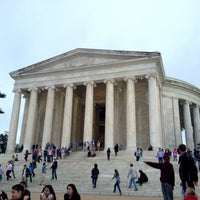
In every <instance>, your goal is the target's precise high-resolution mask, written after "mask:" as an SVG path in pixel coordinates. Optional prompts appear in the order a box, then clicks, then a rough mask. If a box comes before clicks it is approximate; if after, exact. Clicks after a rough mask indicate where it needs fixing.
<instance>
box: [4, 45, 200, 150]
mask: <svg viewBox="0 0 200 200" xmlns="http://www.w3.org/2000/svg"><path fill="white" fill-rule="evenodd" d="M10 76H11V77H12V78H13V79H14V80H15V83H14V90H13V91H14V93H15V96H14V102H13V110H12V116H11V120H10V129H9V138H8V146H7V151H8V152H13V151H14V149H15V145H16V135H17V129H18V123H19V115H20V114H21V115H23V120H22V124H21V134H20V145H22V144H23V145H24V149H28V150H30V149H31V147H32V145H33V144H38V145H41V146H42V147H43V148H44V147H45V145H46V143H47V142H50V143H54V144H55V145H56V146H57V147H68V146H69V145H70V144H71V143H72V142H74V141H76V142H77V143H79V141H83V142H85V141H92V140H99V141H100V142H101V144H102V145H103V148H104V149H107V148H108V147H110V148H113V146H114V145H115V143H118V144H119V145H124V146H125V147H126V149H130V150H133V149H136V148H137V147H141V148H144V149H146V148H147V147H148V146H149V144H151V145H152V146H153V147H155V148H157V147H163V148H166V147H168V148H170V149H171V150H173V148H175V147H177V146H178V145H179V144H180V143H182V132H184V134H185V141H186V144H187V146H188V147H190V148H191V149H193V148H196V147H197V145H198V144H199V143H200V117H199V107H200V89H199V88H197V87H195V86H193V85H191V84H189V83H186V82H184V81H181V80H177V79H174V78H169V77H166V75H165V72H164V67H163V63H162V57H161V54H160V53H159V52H137V51H117V50H99V49H75V50H72V51H69V52H67V53H64V54H62V55H58V56H56V57H53V58H50V59H48V60H44V61H42V62H39V63H36V64H33V65H31V66H28V67H25V68H22V69H19V70H16V71H13V72H11V73H10ZM22 100H24V101H25V103H24V108H23V109H20V105H21V101H22ZM20 110H23V113H20Z"/></svg>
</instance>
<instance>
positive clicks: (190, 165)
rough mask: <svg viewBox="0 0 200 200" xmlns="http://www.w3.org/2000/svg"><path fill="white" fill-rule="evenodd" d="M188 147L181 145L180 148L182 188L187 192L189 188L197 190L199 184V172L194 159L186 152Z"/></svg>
mask: <svg viewBox="0 0 200 200" xmlns="http://www.w3.org/2000/svg"><path fill="white" fill-rule="evenodd" d="M186 150H187V149H186V145H184V144H180V145H179V147H178V153H179V154H180V157H179V161H178V163H179V176H180V179H181V182H182V187H183V190H184V192H185V190H186V188H187V187H192V188H195V187H194V186H197V184H198V170H197V167H196V165H195V162H194V159H193V157H192V156H191V154H190V153H189V152H187V151H186Z"/></svg>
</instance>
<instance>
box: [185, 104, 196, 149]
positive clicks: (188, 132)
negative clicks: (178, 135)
mask: <svg viewBox="0 0 200 200" xmlns="http://www.w3.org/2000/svg"><path fill="white" fill-rule="evenodd" d="M183 115H184V125H185V139H186V145H187V147H189V148H190V149H191V150H193V149H194V140H193V131H192V121H191V114H190V105H189V102H187V101H185V102H184V103H183Z"/></svg>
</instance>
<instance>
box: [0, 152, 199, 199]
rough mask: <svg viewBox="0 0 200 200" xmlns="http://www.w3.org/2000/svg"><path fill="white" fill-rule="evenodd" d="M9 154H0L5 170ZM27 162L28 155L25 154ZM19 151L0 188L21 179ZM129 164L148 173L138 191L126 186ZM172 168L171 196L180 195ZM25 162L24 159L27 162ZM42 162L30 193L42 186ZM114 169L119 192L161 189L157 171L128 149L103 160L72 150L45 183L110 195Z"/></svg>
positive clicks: (148, 156)
mask: <svg viewBox="0 0 200 200" xmlns="http://www.w3.org/2000/svg"><path fill="white" fill-rule="evenodd" d="M155 155H156V152H150V151H144V153H143V160H146V161H153V162H154V161H155V162H157V158H156V157H155ZM11 157H12V155H7V154H0V163H1V165H2V168H3V169H4V171H5V167H6V164H7V161H8V160H9V159H11ZM29 160H30V161H31V157H29ZM25 163H26V162H25V160H24V159H23V154H19V161H18V162H15V175H16V178H15V179H11V180H10V181H6V180H5V179H3V180H2V182H0V190H4V191H6V192H9V191H10V190H11V187H12V185H14V184H17V183H19V182H20V181H21V173H22V168H23V165H24V164H25ZM95 163H97V164H98V168H99V170H100V175H99V179H98V181H97V188H95V189H93V188H92V182H91V169H92V168H93V166H94V164H95ZM130 163H133V164H134V167H135V168H136V169H137V171H138V170H139V169H142V170H143V171H144V172H145V173H146V174H147V176H148V178H149V182H148V183H145V184H143V185H142V186H138V189H139V190H138V191H134V188H131V189H129V188H128V184H129V178H127V174H128V170H129V166H130ZM172 163H173V166H174V170H175V174H176V177H175V181H176V186H175V188H174V197H180V192H181V188H180V179H179V176H178V163H177V162H172ZM28 164H29V162H27V165H28ZM41 168H42V162H41V163H38V164H37V168H36V169H35V173H36V177H34V178H33V182H32V183H30V182H29V181H28V186H29V190H30V191H31V192H35V193H39V192H41V190H42V187H43V186H40V185H39V182H40V175H41ZM48 168H50V165H49V167H48ZM114 169H118V171H119V173H120V178H121V184H120V186H121V190H122V194H123V195H127V196H144V197H145V196H148V197H161V196H162V192H161V188H160V181H159V177H160V170H157V169H154V168H151V167H149V166H147V165H146V164H144V163H143V162H142V161H139V162H136V161H135V157H134V153H133V152H130V151H120V152H119V153H118V156H114V152H112V154H111V159H110V161H108V160H107V159H106V153H105V152H104V151H100V152H97V156H96V157H94V158H87V153H86V152H73V153H72V155H71V156H69V157H67V158H66V159H63V160H58V169H57V176H58V180H57V181H56V180H51V170H50V169H48V171H47V181H46V184H52V185H53V187H54V190H55V192H56V193H63V194H64V193H65V192H66V186H67V185H68V184H69V183H74V184H75V185H76V186H77V188H78V191H79V193H80V194H94V195H119V193H118V192H116V193H114V194H113V185H114V183H115V180H111V179H112V177H113V174H114ZM197 193H200V189H199V188H197Z"/></svg>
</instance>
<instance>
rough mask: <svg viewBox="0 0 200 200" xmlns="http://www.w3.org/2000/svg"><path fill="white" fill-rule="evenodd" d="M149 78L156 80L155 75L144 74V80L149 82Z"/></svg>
mask: <svg viewBox="0 0 200 200" xmlns="http://www.w3.org/2000/svg"><path fill="white" fill-rule="evenodd" d="M151 77H152V78H155V79H157V76H156V74H146V75H145V78H146V79H147V80H149V79H150V78H151Z"/></svg>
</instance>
